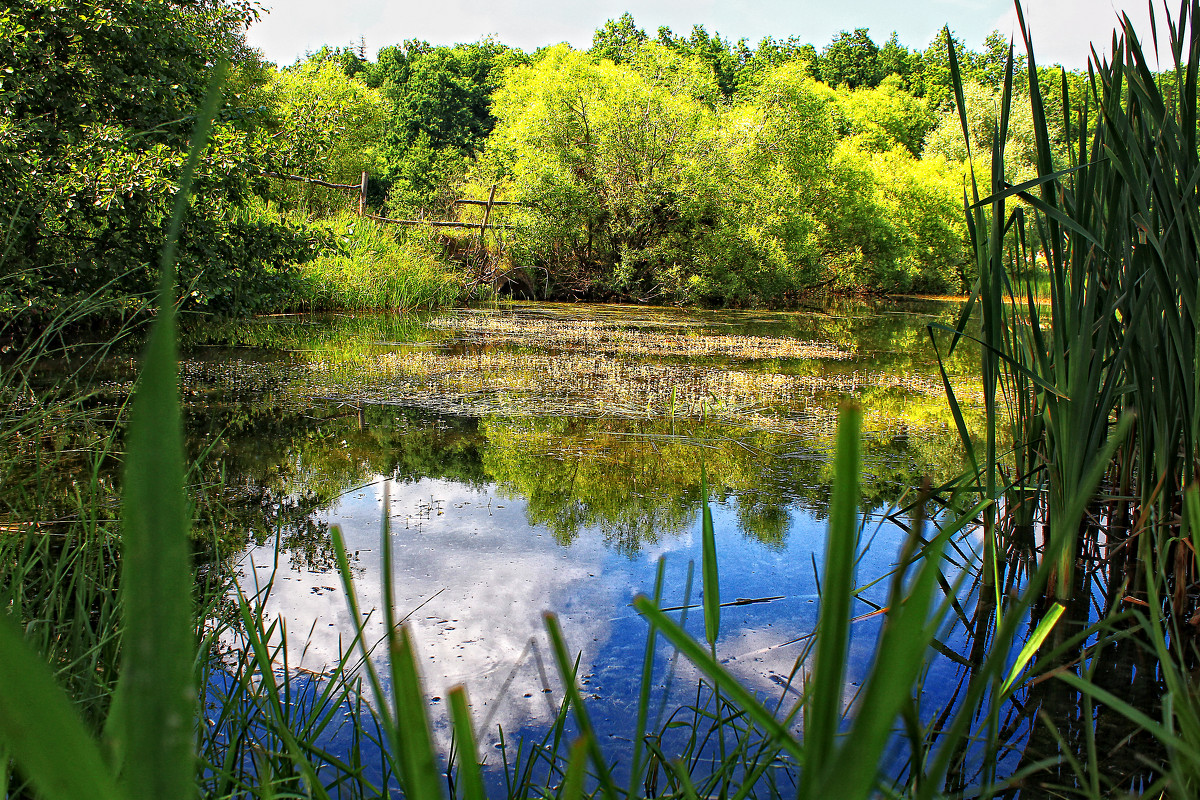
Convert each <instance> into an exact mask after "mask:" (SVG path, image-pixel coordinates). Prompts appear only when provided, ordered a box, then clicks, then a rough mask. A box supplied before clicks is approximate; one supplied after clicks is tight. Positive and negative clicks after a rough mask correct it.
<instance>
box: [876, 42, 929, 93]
mask: <svg viewBox="0 0 1200 800" xmlns="http://www.w3.org/2000/svg"><path fill="white" fill-rule="evenodd" d="M920 62H921V54H920V53H916V52H913V51H912V50H909V49H908V48H907V47H905V46H904V45H902V44H900V38H899V36H897V35H896V32H895V31H892V35H891V36H890V37H888V40H887V42H886V43H885V44H884V45H883V47H881V48H879V54H878V56H877V57H876V59H875V77H874V84H875V85H879V84H880V83H882V82H883V81H885V80H887V78H888V76H889V75H895V76H897V78H899V80H900V86H901V87H903V88H904V89H906V90H908V91H910V92H912V91H915V90H916V87H917V82H918V81H917V78H918V77H919V73H920V68H921V63H920Z"/></svg>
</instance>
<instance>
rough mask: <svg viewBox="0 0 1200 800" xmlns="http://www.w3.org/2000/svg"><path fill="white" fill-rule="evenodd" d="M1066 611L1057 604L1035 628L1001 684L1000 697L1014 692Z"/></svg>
mask: <svg viewBox="0 0 1200 800" xmlns="http://www.w3.org/2000/svg"><path fill="white" fill-rule="evenodd" d="M1066 610H1067V609H1066V607H1065V606H1063V605H1062V604H1061V603H1055V604H1054V605H1053V606H1051V607H1050V610H1049V611H1047V612H1046V616H1044V617H1042V619H1041V622H1039V623H1038V624H1037V627H1036V628H1034V630H1033V634H1032V635H1031V636H1030V637H1029V639H1028V640H1027V641H1026V642H1025V646H1024V647H1022V648H1021V652H1020V653H1018V654H1017V660H1016V662H1015V663H1014V664H1013V665H1012V669H1011V670H1009V672H1008V677H1007V678H1005V679H1004V683H1002V684H1000V696H1001V697H1002V698H1003V697H1007V696H1008V695H1009V693H1010V692H1011V691H1012V688H1013V684H1014V683H1016V682H1017V678H1019V677H1020V676H1021V671H1022V670H1024V669H1025V666H1026V665H1027V664H1028V663H1029V662H1030V661H1031V660H1032V659H1033V656H1034V654H1036V653H1037V651H1038V650H1039V649H1040V648H1041V646H1042V642H1044V641H1046V637H1047V636H1049V635H1050V631H1052V630H1053V629H1054V625H1055V624H1056V623H1057V622H1058V620H1059V617H1061V616H1062V615H1063V612H1064V611H1066Z"/></svg>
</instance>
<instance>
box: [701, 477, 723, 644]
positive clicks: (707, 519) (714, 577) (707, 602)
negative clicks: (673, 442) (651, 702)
mask: <svg viewBox="0 0 1200 800" xmlns="http://www.w3.org/2000/svg"><path fill="white" fill-rule="evenodd" d="M700 501H701V506H700V508H701V516H702V522H701V526H700V527H701V536H702V551H701V562H700V563H701V568H700V573H701V575H702V576H703V577H704V638H705V639H707V640H708V646H709V648H710V649H712V650H713V652H716V647H717V635H718V634H719V633H720V632H721V590H720V588H719V586H718V574H717V540H716V536H715V534H714V533H713V521H712V510H711V509H710V508H709V507H708V475H707V474H706V473H705V471H704V464H703V463H702V464H700Z"/></svg>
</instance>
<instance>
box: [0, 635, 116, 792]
mask: <svg viewBox="0 0 1200 800" xmlns="http://www.w3.org/2000/svg"><path fill="white" fill-rule="evenodd" d="M0 653H3V657H0V738H2V739H3V741H4V744H5V746H6V747H7V748H8V750H9V751H10V752H9V754H10V755H11V756H12V758H13V760H14V761H15V762H16V763H17V764H19V765H20V768H21V771H22V772H23V773H24V775H25V777H27V778H28V779H29V780H30V781H32V782H33V784H34V785H35V786H36V787H37V789H38V792H39V793H40V795H41V796H42V797H45V798H47V800H86V799H87V798H96V800H116V798H119V797H121V794H120V792H119V791H118V790H117V786H116V783H115V782H114V781H113V778H112V776H111V775H110V774H109V772H108V770H107V769H106V768H105V766H104V760H103V759H102V758H101V757H100V749H99V747H97V746H96V742H95V741H94V740H93V739H92V738H91V736H90V735H89V734H88V732H87V730H86V729H85V728H84V727H83V722H82V720H80V719H79V714H78V713H77V712H76V711H75V709H74V708H73V707H72V706H71V703H70V701H69V700H67V697H66V695H65V694H63V692H62V690H60V689H59V688H58V685H57V684H56V683H55V681H54V676H53V675H51V673H50V670H49V668H47V666H46V663H45V661H43V660H42V658H41V657H40V656H38V655H37V654H35V653H34V652H33V651H32V650H31V649H30V648H29V646H28V645H26V644H25V641H24V640H23V639H22V637H21V632H20V629H19V628H17V626H16V625H14V624H13V623H12V622H11V621H10V620H9V619H7V618H6V617H5V616H4V615H0ZM6 767H7V765H6V764H5V763H0V771H3V770H4V769H6Z"/></svg>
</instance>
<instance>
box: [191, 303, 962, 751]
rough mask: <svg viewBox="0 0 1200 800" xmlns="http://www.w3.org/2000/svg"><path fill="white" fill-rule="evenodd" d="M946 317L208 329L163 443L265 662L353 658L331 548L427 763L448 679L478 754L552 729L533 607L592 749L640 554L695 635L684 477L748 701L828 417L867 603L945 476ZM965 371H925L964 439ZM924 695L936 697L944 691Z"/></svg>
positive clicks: (380, 322)
mask: <svg viewBox="0 0 1200 800" xmlns="http://www.w3.org/2000/svg"><path fill="white" fill-rule="evenodd" d="M958 309H959V306H958V304H956V303H948V302H946V303H943V302H934V301H922V302H910V303H906V304H879V303H845V304H843V305H841V306H835V307H832V308H823V309H816V310H811V311H798V312H790V313H764V312H732V311H720V312H718V311H681V310H673V309H646V308H641V307H637V308H635V307H619V306H576V305H550V304H536V305H535V304H514V305H501V306H498V307H494V308H477V309H460V310H454V311H448V312H444V313H439V314H432V315H417V316H403V317H377V316H373V317H330V318H309V317H279V318H270V319H260V320H253V321H249V322H243V323H236V324H233V325H230V326H225V327H219V328H218V327H205V328H203V329H199V330H193V331H192V332H191V333H190V334H189V335H188V337H187V339H186V341H185V352H186V354H187V355H186V358H185V361H184V363H183V366H182V369H183V381H184V389H185V396H186V397H187V398H188V399H189V400H190V401H191V402H190V403H189V406H188V410H187V412H186V413H187V416H188V419H187V426H188V430H189V437H190V444H191V447H192V449H193V452H194V453H197V454H203V456H204V457H203V459H202V463H203V464H204V465H205V470H206V471H207V472H206V474H207V476H208V478H209V480H211V481H215V482H219V484H220V486H221V487H222V491H223V492H224V493H225V496H226V500H225V501H224V503H223V506H222V509H223V510H222V511H221V513H222V514H224V515H225V517H224V518H223V519H222V520H221V524H222V525H223V526H224V527H226V528H227V529H229V530H237V531H244V532H245V535H246V538H245V539H244V550H243V551H242V552H241V553H240V554H239V556H238V558H237V561H238V563H239V578H238V580H239V583H240V585H241V587H242V588H243V590H244V591H246V592H247V593H251V594H253V593H255V592H257V591H259V590H261V588H262V587H264V586H265V585H267V584H268V583H269V584H270V587H271V591H270V594H269V599H268V600H267V603H266V606H265V613H266V614H267V615H268V616H270V617H276V616H277V617H278V618H280V619H281V620H283V621H284V624H285V626H286V631H287V645H286V648H287V661H288V664H289V665H290V667H291V668H292V669H296V670H305V671H310V672H312V673H316V674H321V673H324V672H325V671H327V670H328V669H329V668H330V667H331V665H333V664H335V663H337V661H338V660H339V659H340V658H341V656H342V654H343V653H344V651H345V650H346V648H348V647H349V646H350V643H351V640H352V638H353V631H354V628H355V626H354V625H353V623H352V622H351V619H350V612H349V611H348V608H347V603H346V597H345V594H344V592H343V590H342V584H341V582H340V579H339V576H338V575H337V573H336V570H335V569H334V558H333V550H332V545H331V539H330V531H331V529H332V528H333V527H334V526H338V527H339V528H340V529H341V531H342V533H343V535H344V537H345V541H346V545H347V548H348V551H349V555H350V558H351V564H352V568H353V572H354V579H355V582H356V587H357V593H358V596H359V602H360V603H361V606H362V607H361V612H362V613H363V614H364V615H365V616H366V628H365V629H366V631H367V633H368V639H369V640H371V641H373V640H375V639H378V638H379V637H380V636H382V622H381V620H380V616H381V613H380V610H379V598H380V596H381V578H382V574H383V571H384V570H386V569H390V570H391V571H392V574H393V575H394V576H395V581H396V587H397V606H398V608H397V611H398V613H399V614H400V615H401V616H405V617H406V618H407V620H408V622H409V624H410V625H411V628H412V631H413V634H414V638H415V641H416V643H417V647H418V652H419V653H420V656H421V658H420V661H421V668H422V671H423V677H424V681H425V688H426V692H427V694H428V695H429V698H430V702H431V704H432V707H433V708H434V709H435V712H434V724H435V734H436V735H437V737H438V738H439V740H440V741H441V742H442V743H443V744H448V741H449V732H448V731H449V727H448V722H447V721H446V718H445V715H444V713H442V712H440V711H437V709H439V708H441V707H443V706H444V705H445V703H444V701H443V698H444V697H445V692H446V690H447V689H449V688H450V687H451V686H453V685H456V684H464V685H466V686H467V688H468V691H469V694H470V697H471V700H472V704H473V711H474V716H475V719H476V721H477V722H478V723H479V728H480V737H481V739H482V740H483V741H484V742H486V743H487V745H488V746H489V747H495V746H496V745H497V744H498V742H499V733H498V731H499V730H500V729H503V732H504V734H503V735H504V737H506V738H507V739H508V740H510V741H511V740H514V739H516V738H517V737H520V736H523V735H536V734H537V732H538V731H540V730H544V729H545V728H546V726H547V725H548V724H549V723H550V722H551V721H552V720H553V718H554V716H555V714H556V713H557V710H558V704H559V703H560V702H561V683H560V681H559V679H558V676H557V673H556V671H555V669H554V665H553V663H552V658H551V656H550V649H549V647H548V645H547V642H546V637H545V633H544V623H543V618H542V614H543V612H545V611H547V610H551V611H554V612H556V613H557V614H558V615H559V617H560V620H561V622H562V626H563V630H564V633H565V636H566V639H567V642H568V645H569V647H570V648H571V649H572V651H573V652H574V653H577V654H578V655H579V675H580V683H581V685H582V687H583V689H584V692H585V697H586V698H587V699H588V701H589V703H590V711H591V713H592V716H593V719H594V721H595V722H596V725H597V729H598V731H599V733H600V734H601V735H602V736H605V737H609V738H611V739H613V740H614V741H619V740H621V739H622V738H623V737H628V736H629V735H630V732H631V731H632V729H633V726H632V717H633V714H634V713H635V708H636V699H637V687H638V682H639V680H640V676H641V665H642V659H643V648H644V646H645V644H644V643H645V634H646V626H645V624H644V623H643V622H642V621H641V619H640V618H639V617H638V615H637V614H636V613H635V612H634V610H633V609H632V607H631V605H630V602H631V600H632V599H633V597H634V596H635V595H637V594H640V593H650V592H652V591H653V588H654V585H655V574H656V571H657V569H658V564H659V560H660V559H663V560H664V570H665V573H664V574H665V580H664V584H663V605H664V606H666V607H670V608H673V609H675V610H676V611H675V613H678V614H682V616H683V617H684V618H685V624H686V627H687V628H688V629H689V630H692V631H693V632H695V633H696V635H697V636H700V637H702V635H703V625H702V621H701V615H700V612H699V611H694V612H693V613H691V614H689V613H688V611H687V608H688V607H689V606H692V607H694V606H695V604H696V603H698V602H699V597H700V589H699V587H700V578H699V561H700V533H699V528H700V510H701V507H702V504H703V501H704V498H703V495H702V490H701V475H702V474H704V475H706V476H707V485H708V491H709V495H710V503H711V508H712V512H713V519H714V527H715V531H716V544H717V551H718V554H719V565H720V594H721V599H722V601H723V602H724V603H725V604H726V606H725V608H724V610H723V615H722V629H721V634H720V638H719V640H718V642H717V654H718V656H719V658H720V659H721V660H722V662H723V663H724V664H725V665H726V666H727V667H728V668H729V669H730V670H732V671H733V672H734V674H736V675H737V676H738V677H739V678H740V679H741V680H742V681H743V682H744V684H745V685H747V686H749V687H751V688H752V689H754V690H755V691H757V692H760V693H761V694H762V695H763V696H764V697H770V698H773V699H776V700H777V699H779V698H781V697H782V698H784V701H785V704H786V702H787V698H789V697H791V698H793V699H794V698H795V697H796V696H798V695H797V687H798V678H797V677H796V676H797V671H798V670H800V669H802V668H803V663H801V661H800V659H801V657H802V655H803V654H804V653H805V645H806V643H807V642H808V641H809V635H810V634H811V633H812V631H813V629H814V626H815V623H816V619H817V614H818V611H819V608H820V603H819V599H820V598H819V574H820V571H821V568H822V560H823V556H824V547H825V522H824V519H825V513H826V512H825V509H826V503H827V498H828V496H829V491H830V482H831V479H832V478H831V467H830V463H829V461H830V459H829V456H830V452H831V449H832V445H833V436H834V431H835V428H836V419H837V410H838V406H839V403H840V402H842V401H843V399H846V398H849V399H853V400H855V401H857V402H858V403H860V404H861V405H862V407H863V410H864V420H865V422H864V438H865V444H864V470H865V475H864V478H863V484H862V496H861V510H862V511H863V512H865V516H864V522H863V526H862V534H861V536H862V539H861V541H860V551H861V553H862V557H861V560H860V562H859V565H858V574H859V576H860V581H859V582H860V584H862V585H864V586H866V585H868V584H871V583H872V582H874V581H876V580H877V579H879V578H881V577H883V576H886V575H887V573H888V572H889V570H891V568H892V566H893V564H894V562H895V560H896V554H897V552H898V550H899V548H900V546H901V543H902V542H903V540H904V537H905V535H906V534H905V530H906V527H905V526H906V523H907V522H908V520H909V516H907V515H906V514H903V513H899V512H897V511H896V508H897V507H898V506H903V505H905V504H910V503H911V502H912V500H913V488H914V487H916V486H918V485H919V483H920V480H921V478H922V477H925V476H927V477H929V478H930V479H931V480H932V481H933V482H934V483H935V485H936V484H937V483H939V482H942V481H946V480H949V479H951V478H953V477H954V476H956V475H957V474H958V473H959V471H960V470H961V467H962V463H963V458H964V453H963V448H962V446H961V444H960V437H959V433H958V431H957V430H956V428H955V424H954V422H953V419H952V417H951V415H950V413H949V410H948V406H947V401H946V397H945V390H944V388H943V379H942V372H941V370H940V369H939V364H938V361H937V358H936V357H935V355H934V352H933V347H932V345H931V341H930V334H929V332H928V330H927V326H929V325H930V323H939V324H943V325H952V324H953V321H954V318H955V315H956V314H957V312H958ZM941 346H942V347H943V348H944V347H945V342H941ZM972 359H973V356H972V355H971V354H970V353H968V352H967V351H966V348H959V350H958V351H956V352H955V353H954V354H953V356H952V357H950V358H949V359H947V360H946V361H945V363H944V365H943V366H944V368H945V369H946V374H947V375H948V376H949V378H950V380H951V381H952V383H953V385H954V387H955V395H956V398H957V399H958V401H959V402H960V403H961V404H962V406H963V408H964V409H965V410H966V419H967V422H968V425H969V426H970V427H972V428H973V427H974V426H976V425H977V424H978V419H977V418H978V404H979V398H978V392H977V389H976V388H975V383H974V382H973V381H974V380H975V379H974V377H973V376H975V375H977V374H978V372H977V365H976V363H975V362H974V361H973V360H972ZM218 476H219V477H218ZM385 516H386V518H387V521H388V524H389V526H390V530H391V537H392V554H393V555H392V562H391V564H384V563H382V558H381V550H380V529H381V522H382V520H383V518H384V517H385ZM969 546H970V541H969V540H967V543H966V547H967V549H969ZM969 557H970V554H969V553H963V554H962V559H966V558H969ZM960 563H961V561H960ZM886 583H887V582H886V581H880V582H879V583H877V584H875V585H874V586H871V587H869V588H867V589H866V590H864V591H863V592H861V593H860V594H859V595H858V596H857V600H856V608H855V613H856V614H857V615H860V616H862V617H863V619H861V621H859V622H856V623H855V628H854V638H853V640H852V645H851V651H852V659H853V665H852V668H851V675H850V684H849V685H848V686H847V687H846V693H847V697H848V698H849V697H850V696H852V694H853V692H854V689H855V685H856V684H857V682H858V681H859V680H860V679H861V677H862V676H864V675H865V672H866V670H867V669H868V668H869V662H870V657H871V653H872V651H873V648H874V643H875V637H876V634H877V633H878V625H879V622H880V620H881V617H880V616H879V615H877V614H873V612H875V611H877V610H878V609H879V608H880V605H881V604H882V603H883V602H884V597H885V595H886ZM369 643H371V642H369ZM655 675H656V683H655V685H656V691H657V692H658V696H657V698H656V700H655V702H656V703H659V704H661V708H662V709H663V710H664V711H665V713H670V710H671V709H672V708H673V707H674V705H676V704H677V703H682V702H686V701H687V698H688V696H689V695H694V694H695V691H696V676H695V674H694V673H693V672H692V671H690V670H689V668H688V667H687V666H686V665H685V664H684V663H683V662H682V661H679V662H676V661H673V660H672V659H671V658H670V653H669V652H663V653H661V654H660V657H659V662H658V663H657V665H656V673H655ZM928 685H929V687H930V688H929V692H930V693H931V697H930V698H928V699H929V700H930V701H931V702H934V703H936V701H937V700H938V699H939V695H940V694H941V692H942V691H945V692H947V693H948V691H949V690H948V689H945V690H941V689H939V688H937V683H936V682H930V683H929V684H928ZM657 709H658V706H656V710H657ZM332 746H334V747H336V746H337V745H336V743H334V744H333V745H332Z"/></svg>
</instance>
